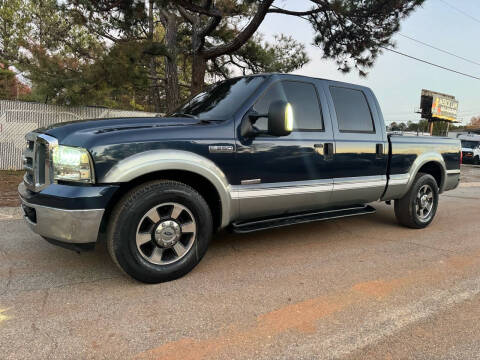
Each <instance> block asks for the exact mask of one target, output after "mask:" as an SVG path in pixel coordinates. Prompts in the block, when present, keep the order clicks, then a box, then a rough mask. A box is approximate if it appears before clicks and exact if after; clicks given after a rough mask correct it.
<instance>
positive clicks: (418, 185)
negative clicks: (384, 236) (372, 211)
mask: <svg viewBox="0 0 480 360" xmlns="http://www.w3.org/2000/svg"><path fill="white" fill-rule="evenodd" d="M426 188H430V189H431V195H432V197H431V200H432V203H431V211H430V212H429V213H428V215H426V216H425V217H424V216H423V214H424V212H425V211H424V210H422V209H423V208H422V207H421V205H420V204H421V200H420V198H421V197H420V198H419V197H418V196H419V192H421V191H423V190H424V189H426ZM438 192H439V190H438V185H437V182H436V181H435V178H434V177H433V176H432V175H429V174H424V173H418V174H417V176H416V177H415V181H414V183H413V185H412V186H411V188H410V190H409V191H408V192H407V194H405V196H404V197H403V198H401V199H398V200H395V216H396V217H397V220H398V222H399V223H400V224H401V225H404V226H406V227H409V228H412V229H423V228H425V227H427V226H428V225H430V223H431V222H432V221H433V219H434V218H435V214H436V212H437V208H438ZM422 196H423V195H422ZM427 196H428V195H427ZM427 201H428V200H427ZM417 205H418V206H419V207H418V208H417ZM426 206H427V208H428V206H429V205H426ZM419 212H421V214H419Z"/></svg>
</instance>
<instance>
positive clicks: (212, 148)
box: [208, 145, 233, 153]
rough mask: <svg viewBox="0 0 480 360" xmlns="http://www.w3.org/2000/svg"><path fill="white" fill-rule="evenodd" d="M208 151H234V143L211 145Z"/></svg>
mask: <svg viewBox="0 0 480 360" xmlns="http://www.w3.org/2000/svg"><path fill="white" fill-rule="evenodd" d="M208 151H209V152H211V153H233V146H232V145H210V146H209V147H208Z"/></svg>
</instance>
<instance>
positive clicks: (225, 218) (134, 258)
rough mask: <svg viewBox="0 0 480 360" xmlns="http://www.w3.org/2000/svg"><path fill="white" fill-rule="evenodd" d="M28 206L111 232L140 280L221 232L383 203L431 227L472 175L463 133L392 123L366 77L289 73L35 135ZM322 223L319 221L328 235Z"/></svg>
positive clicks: (82, 233)
mask: <svg viewBox="0 0 480 360" xmlns="http://www.w3.org/2000/svg"><path fill="white" fill-rule="evenodd" d="M26 139H27V148H26V150H25V154H24V162H25V169H26V174H25V179H24V182H23V183H21V184H20V185H19V193H20V197H21V199H22V203H23V209H24V212H25V220H26V222H27V224H28V225H29V226H30V227H31V228H32V230H33V231H35V232H36V233H38V234H40V235H41V236H43V237H44V238H45V239H47V240H48V241H50V242H52V243H54V244H57V245H61V246H66V247H69V248H73V249H75V250H86V249H91V248H92V247H93V246H94V245H95V243H96V242H97V240H98V239H101V238H102V237H105V238H106V241H107V244H108V250H109V252H110V255H111V256H112V258H113V260H114V261H115V263H116V264H117V265H118V266H119V267H120V268H121V269H123V270H124V271H125V272H126V273H127V274H129V275H131V276H132V277H134V278H135V279H137V280H140V281H143V282H148V283H156V282H162V281H168V280H172V279H176V278H178V277H180V276H183V275H185V274H186V273H188V272H189V271H190V270H192V269H193V267H195V265H196V264H198V262H199V261H200V260H201V258H202V257H203V256H204V254H205V252H206V251H207V248H208V245H209V243H210V239H211V238H212V234H213V233H214V232H215V231H217V230H219V229H223V228H229V229H231V230H232V231H235V232H238V233H248V232H251V231H258V230H267V229H272V228H276V227H281V226H285V225H291V224H298V223H303V222H309V221H318V220H325V219H333V218H341V217H347V216H354V215H362V214H370V213H373V212H374V211H375V209H374V208H373V207H371V206H370V205H367V204H368V203H371V202H375V201H378V200H380V201H386V202H390V201H392V200H394V201H395V206H394V210H395V214H396V217H397V219H398V221H399V223H400V224H402V225H405V226H408V227H411V228H417V229H418V228H425V227H426V226H427V225H429V224H430V223H431V222H432V220H433V218H434V217H435V214H436V212H437V206H438V200H439V194H440V193H442V192H444V191H447V190H451V189H454V188H455V187H457V185H458V183H459V177H460V161H461V147H460V141H459V140H457V139H449V138H440V137H429V138H427V137H416V136H396V135H387V133H386V131H385V123H384V120H383V116H382V112H381V110H380V106H379V104H378V102H377V99H376V98H375V95H374V94H373V92H372V91H371V90H370V89H369V88H366V87H363V86H358V85H352V84H346V83H342V82H336V81H329V80H322V79H315V78H310V77H302V76H295V75H285V74H265V75H254V76H246V77H238V78H234V79H230V80H226V81H222V82H219V83H217V84H214V85H212V86H211V87H209V88H208V89H207V90H206V91H205V92H202V93H200V94H198V95H196V96H195V97H193V98H192V99H191V100H189V101H188V102H186V103H185V104H184V105H182V106H180V107H179V108H178V110H177V111H175V112H174V113H172V114H169V115H168V116H166V117H165V118H127V119H102V120H88V121H76V122H70V123H62V124H58V125H54V126H50V127H48V128H44V129H38V130H36V131H34V132H32V133H29V134H27V135H26ZM320 236H321V234H319V237H320Z"/></svg>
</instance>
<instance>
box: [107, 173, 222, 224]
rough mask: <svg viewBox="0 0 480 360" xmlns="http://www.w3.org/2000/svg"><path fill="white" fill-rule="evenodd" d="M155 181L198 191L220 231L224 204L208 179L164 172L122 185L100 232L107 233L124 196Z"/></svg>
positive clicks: (109, 205)
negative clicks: (111, 216)
mask: <svg viewBox="0 0 480 360" xmlns="http://www.w3.org/2000/svg"><path fill="white" fill-rule="evenodd" d="M153 180H174V181H179V182H182V183H184V184H186V185H188V186H190V187H192V188H193V189H195V190H196V191H198V192H199V193H200V195H202V196H203V198H204V199H205V201H206V202H207V204H208V206H209V207H210V211H211V212H212V218H213V226H214V229H218V228H219V227H220V225H221V222H222V203H221V200H220V195H219V193H218V191H217V189H216V188H215V186H214V185H213V184H212V183H211V182H210V181H209V180H208V179H206V178H204V177H203V176H201V175H198V174H196V173H193V172H190V171H184V170H164V171H157V172H153V173H150V174H146V175H142V176H140V177H138V178H135V179H133V180H131V181H129V182H128V183H124V184H122V185H121V186H120V189H118V192H117V193H116V194H115V197H114V199H112V200H111V201H110V203H109V204H108V206H107V209H106V210H105V214H104V216H103V219H102V225H101V228H100V231H101V232H102V233H104V232H106V228H107V224H108V220H109V217H110V214H111V212H112V210H113V208H114V207H115V205H116V204H117V202H118V201H119V200H120V199H121V198H122V197H123V195H125V194H126V193H127V192H128V191H130V190H131V189H133V188H134V187H136V186H138V185H140V184H143V183H145V182H148V181H153Z"/></svg>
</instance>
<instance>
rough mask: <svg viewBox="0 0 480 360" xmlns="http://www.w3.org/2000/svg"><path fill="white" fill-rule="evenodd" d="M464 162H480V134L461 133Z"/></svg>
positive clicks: (476, 163)
mask: <svg viewBox="0 0 480 360" xmlns="http://www.w3.org/2000/svg"><path fill="white" fill-rule="evenodd" d="M458 138H459V139H460V140H461V143H462V157H463V162H465V163H470V164H474V165H479V164H480V135H470V134H468V135H460V136H459V137H458Z"/></svg>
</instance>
